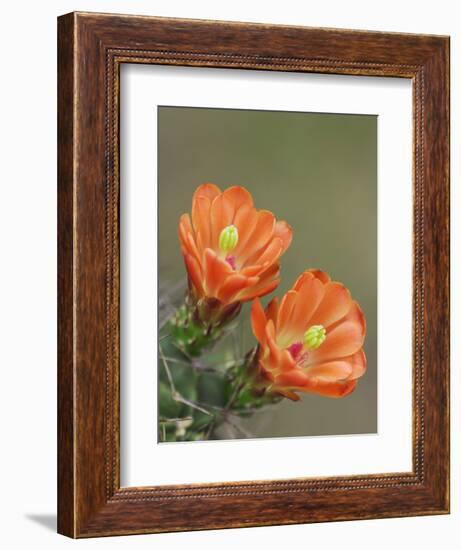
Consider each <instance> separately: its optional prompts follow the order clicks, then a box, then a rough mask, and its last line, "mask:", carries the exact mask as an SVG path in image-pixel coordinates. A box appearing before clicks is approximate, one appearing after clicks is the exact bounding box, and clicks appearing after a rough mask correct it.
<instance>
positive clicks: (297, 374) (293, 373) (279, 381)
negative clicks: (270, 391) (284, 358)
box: [275, 368, 309, 388]
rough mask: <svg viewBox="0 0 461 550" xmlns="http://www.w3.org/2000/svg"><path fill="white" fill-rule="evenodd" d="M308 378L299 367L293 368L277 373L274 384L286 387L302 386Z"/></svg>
mask: <svg viewBox="0 0 461 550" xmlns="http://www.w3.org/2000/svg"><path fill="white" fill-rule="evenodd" d="M308 380H309V378H308V376H307V375H306V373H304V372H303V371H302V370H301V369H299V368H294V369H291V370H288V371H284V372H282V373H280V374H277V376H276V377H275V384H276V385H277V386H283V387H288V388H302V387H303V386H304V385H305V384H306V382H307V381H308Z"/></svg>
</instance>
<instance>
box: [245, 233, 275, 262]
mask: <svg viewBox="0 0 461 550" xmlns="http://www.w3.org/2000/svg"><path fill="white" fill-rule="evenodd" d="M282 253H283V243H282V240H281V239H279V238H274V239H272V240H271V241H270V242H269V243H268V244H267V246H266V247H265V248H264V249H262V250H259V251H258V252H257V253H256V254H254V255H253V256H252V257H251V258H249V259H248V260H247V264H248V265H251V264H257V265H260V266H261V268H262V269H264V267H268V266H269V265H271V264H274V263H275V262H276V261H277V260H278V259H279V258H280V256H281V255H282Z"/></svg>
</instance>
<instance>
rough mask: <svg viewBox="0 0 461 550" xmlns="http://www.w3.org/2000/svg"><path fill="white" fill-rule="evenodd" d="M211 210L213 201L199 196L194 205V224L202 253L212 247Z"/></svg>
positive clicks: (198, 245)
mask: <svg viewBox="0 0 461 550" xmlns="http://www.w3.org/2000/svg"><path fill="white" fill-rule="evenodd" d="M210 209H211V201H210V199H209V198H208V197H204V196H198V197H197V198H196V199H195V200H194V202H193V203H192V223H193V225H194V229H195V233H196V236H197V247H198V249H199V250H200V252H201V253H203V251H204V250H205V248H210V247H211V227H210Z"/></svg>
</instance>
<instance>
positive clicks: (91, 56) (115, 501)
mask: <svg viewBox="0 0 461 550" xmlns="http://www.w3.org/2000/svg"><path fill="white" fill-rule="evenodd" d="M58 47H59V52H58V73H59V87H58V108H59V111H58V148H59V161H58V230H59V246H58V252H59V261H58V265H59V284H58V292H59V300H58V304H59V312H58V313H59V315H58V346H59V349H58V393H59V399H58V459H59V460H58V462H59V471H58V531H59V532H60V533H62V534H64V535H67V536H69V537H97V536H107V535H121V534H134V533H154V532H165V531H183V530H195V529H219V528H228V527H243V526H246V527H248V526H261V525H276V524H278V525H282V524H294V523H309V522H319V521H335V520H353V519H365V518H368V519H369V518H385V517H398V516H409V515H429V514H443V513H448V511H449V322H450V319H449V39H448V38H447V37H441V36H429V35H410V34H388V33H379V32H364V31H346V30H337V29H316V28H304V27H289V26H271V25H258V24H246V23H230V22H214V21H196V20H180V19H165V18H155V17H138V16H122V15H103V14H92V13H71V14H68V15H64V16H62V17H60V18H59V20H58ZM122 63H145V64H162V65H184V66H194V67H204V66H205V67H219V68H227V69H229V70H232V69H234V68H240V69H257V70H265V71H293V72H314V73H328V74H346V75H361V76H392V77H399V78H407V79H411V81H412V87H413V106H414V129H413V131H414V134H413V136H414V140H413V141H414V147H413V166H414V170H413V181H414V201H413V203H414V211H413V222H414V254H413V266H414V269H413V273H414V278H413V330H414V345H413V358H414V359H413V469H412V471H410V472H396V473H392V474H383V475H359V476H355V475H354V476H347V477H334V478H317V479H316V478H303V479H291V480H269V481H255V482H238V483H214V484H194V485H185V486H155V487H128V488H126V487H122V488H121V487H120V444H119V433H120V418H119V403H120V401H119V400H120V393H119V389H120V388H119V367H120V364H119V290H120V289H119V225H118V213H119V74H120V73H119V69H120V65H121V64H122ZM306 474H307V475H308V472H307V473H306Z"/></svg>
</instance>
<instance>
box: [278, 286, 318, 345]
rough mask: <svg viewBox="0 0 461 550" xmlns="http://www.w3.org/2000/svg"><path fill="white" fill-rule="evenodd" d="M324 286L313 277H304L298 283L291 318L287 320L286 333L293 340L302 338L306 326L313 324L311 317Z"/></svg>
mask: <svg viewBox="0 0 461 550" xmlns="http://www.w3.org/2000/svg"><path fill="white" fill-rule="evenodd" d="M324 288H325V287H324V285H323V284H322V283H321V282H320V281H319V280H318V279H316V278H315V277H306V278H304V280H303V281H302V283H301V284H300V285H299V289H298V292H297V297H296V301H295V304H294V308H293V310H292V313H291V318H290V319H289V321H288V322H287V333H289V334H291V335H292V336H293V337H294V339H295V340H302V338H303V336H304V333H305V332H306V330H307V329H308V327H309V326H311V325H312V324H313V323H312V322H311V317H312V314H313V313H314V311H315V310H316V309H317V308H318V305H319V304H320V302H321V301H322V299H323V296H324V292H325V291H324Z"/></svg>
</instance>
